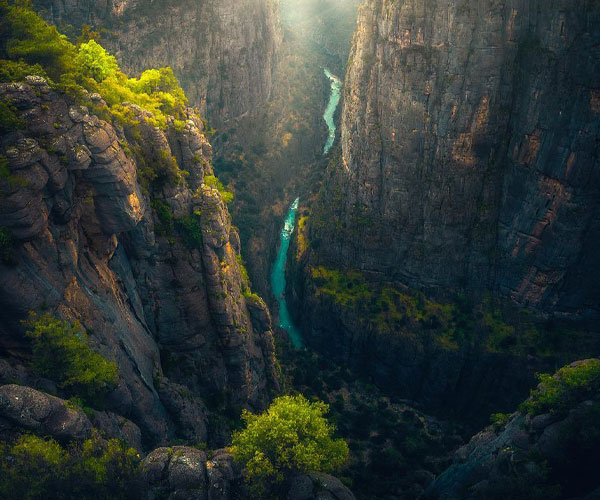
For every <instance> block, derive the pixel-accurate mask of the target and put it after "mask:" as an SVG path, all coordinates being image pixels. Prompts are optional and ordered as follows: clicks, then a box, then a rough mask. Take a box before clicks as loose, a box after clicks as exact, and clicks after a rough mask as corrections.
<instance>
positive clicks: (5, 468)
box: [0, 435, 68, 500]
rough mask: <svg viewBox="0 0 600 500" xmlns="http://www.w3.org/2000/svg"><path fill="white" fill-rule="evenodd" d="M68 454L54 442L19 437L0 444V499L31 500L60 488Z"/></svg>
mask: <svg viewBox="0 0 600 500" xmlns="http://www.w3.org/2000/svg"><path fill="white" fill-rule="evenodd" d="M67 458H68V455H67V453H66V452H65V450H63V449H62V448H61V446H60V445H59V444H58V443H57V442H56V441H54V440H53V439H48V440H46V439H42V438H39V437H37V436H32V435H24V436H21V437H20V438H19V439H18V440H17V441H16V443H14V445H12V446H9V445H7V444H4V443H0V498H20V499H22V500H33V499H38V498H44V497H45V496H46V494H47V492H50V491H56V490H58V489H59V488H60V486H61V481H62V478H63V469H64V466H65V464H66V462H67Z"/></svg>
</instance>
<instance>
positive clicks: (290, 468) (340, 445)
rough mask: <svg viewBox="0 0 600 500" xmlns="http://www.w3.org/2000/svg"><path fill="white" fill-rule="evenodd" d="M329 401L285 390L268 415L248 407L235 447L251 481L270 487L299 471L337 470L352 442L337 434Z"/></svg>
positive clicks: (259, 488) (260, 488)
mask: <svg viewBox="0 0 600 500" xmlns="http://www.w3.org/2000/svg"><path fill="white" fill-rule="evenodd" d="M328 410H329V407H328V406H327V405H326V404H325V403H323V402H319V401H317V402H310V401H308V400H307V399H306V398H305V397H303V396H301V395H299V396H282V397H279V398H277V399H275V400H274V401H273V403H272V404H271V406H270V407H269V409H268V410H267V411H266V412H265V413H263V414H262V415H254V414H252V413H250V412H248V411H244V413H243V414H242V419H243V420H244V422H245V424H246V428H245V429H243V430H242V431H239V432H236V433H235V434H234V436H233V443H232V447H231V452H232V454H233V456H234V458H235V459H236V460H237V461H238V462H240V463H241V464H242V465H243V467H244V474H245V477H246V479H247V480H248V482H249V483H250V485H251V486H252V487H253V488H255V489H256V490H257V491H259V492H263V493H264V492H265V491H266V489H267V485H278V484H281V483H282V482H283V481H284V480H285V479H288V478H289V477H290V475H292V474H294V473H297V472H320V471H323V472H331V471H334V470H336V469H338V468H339V467H340V466H341V465H342V464H343V463H344V462H345V461H346V459H347V458H348V445H347V444H346V443H345V441H343V440H342V439H334V438H333V433H334V431H335V427H334V426H333V425H331V424H330V423H328V422H327V420H326V418H325V414H326V413H327V412H328Z"/></svg>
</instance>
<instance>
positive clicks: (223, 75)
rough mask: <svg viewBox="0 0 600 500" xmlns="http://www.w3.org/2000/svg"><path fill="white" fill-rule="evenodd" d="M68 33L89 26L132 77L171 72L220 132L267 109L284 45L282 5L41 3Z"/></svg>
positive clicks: (130, 0)
mask: <svg viewBox="0 0 600 500" xmlns="http://www.w3.org/2000/svg"><path fill="white" fill-rule="evenodd" d="M35 3H36V5H38V6H39V7H40V8H42V9H44V10H45V12H46V17H47V18H48V19H49V20H51V21H52V22H54V23H56V24H58V25H61V26H64V25H74V26H76V27H81V26H83V25H84V24H89V25H91V26H92V27H93V29H95V30H98V31H100V32H101V35H102V41H103V45H104V46H106V48H108V49H109V50H110V51H111V53H113V54H114V55H115V56H116V57H117V59H118V60H119V63H120V64H121V66H122V67H123V69H124V70H126V72H128V73H130V74H138V73H141V71H143V70H144V69H146V68H156V67H161V66H170V67H172V68H173V70H174V72H175V74H176V75H177V77H178V79H179V81H180V82H181V85H182V87H183V88H184V89H185V91H186V95H187V96H188V99H189V100H190V103H192V104H193V105H194V106H198V107H199V108H200V111H201V113H202V114H203V116H206V117H208V118H209V119H210V120H211V122H213V123H214V124H216V125H217V126H220V125H221V124H222V123H223V122H224V121H227V120H229V119H232V118H236V117H238V116H240V115H243V114H245V113H248V112H249V111H253V110H255V109H256V108H260V107H261V106H263V105H265V103H266V101H267V99H268V98H269V96H270V94H271V89H272V85H273V78H274V71H275V69H276V51H277V47H278V45H279V43H280V40H281V33H280V27H279V17H278V16H279V3H278V2H276V1H275V0H243V1H240V0H227V1H219V2H207V1H200V2H198V1H194V0H184V1H175V0H161V1H151V0H104V1H101V2H97V1H95V0H91V1H90V0H75V1H64V0H37V1H36V2H35Z"/></svg>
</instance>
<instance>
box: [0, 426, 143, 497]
mask: <svg viewBox="0 0 600 500" xmlns="http://www.w3.org/2000/svg"><path fill="white" fill-rule="evenodd" d="M141 490H143V486H142V482H141V480H140V456H139V454H138V452H137V451H136V450H135V449H133V448H128V447H127V446H125V445H124V444H123V443H122V442H120V441H117V440H116V439H111V440H110V441H104V440H102V439H101V438H100V436H99V435H98V434H97V433H96V434H94V436H92V438H91V439H88V440H86V441H84V442H83V443H81V444H72V445H71V446H70V447H69V448H68V449H65V448H63V447H62V446H61V445H60V444H59V443H57V442H56V441H55V440H53V439H44V438H41V437H38V436H33V435H23V436H21V437H20V438H19V439H18V440H17V441H16V442H15V443H13V444H12V445H9V444H6V443H0V498H19V499H21V500H42V499H44V500H54V499H56V500H58V499H61V500H65V499H72V498H77V499H79V500H87V499H89V500H92V499H103V500H109V499H110V500H113V499H114V500H121V499H122V500H125V499H134V498H141V497H142V494H141Z"/></svg>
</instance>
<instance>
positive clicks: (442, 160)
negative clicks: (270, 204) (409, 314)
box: [318, 0, 600, 317]
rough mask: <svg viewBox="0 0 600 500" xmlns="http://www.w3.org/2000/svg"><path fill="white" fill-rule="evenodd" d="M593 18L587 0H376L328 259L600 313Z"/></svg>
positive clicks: (356, 82)
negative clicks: (541, 4) (541, 0)
mask: <svg viewBox="0 0 600 500" xmlns="http://www.w3.org/2000/svg"><path fill="white" fill-rule="evenodd" d="M599 21H600V4H598V2H592V1H588V2H582V4H581V5H578V6H574V5H573V3H572V2H569V1H567V0H563V1H556V2H552V3H551V4H548V5H546V4H544V7H543V8H541V7H539V6H538V3H537V2H534V1H529V0H510V1H509V0H502V1H491V0H485V1H483V2H477V3H472V2H465V1H462V0H450V1H448V2H440V1H434V2H431V1H425V0H407V1H404V2H397V1H392V0H369V1H367V2H366V3H365V4H364V5H363V6H362V7H361V9H360V14H359V23H358V29H357V31H356V33H355V36H354V41H353V47H352V51H351V56H350V61H349V64H348V71H347V75H346V81H345V90H344V110H343V118H342V124H341V134H342V139H341V143H342V158H341V161H340V162H339V165H338V166H337V167H336V168H335V171H334V172H333V173H332V179H331V180H330V181H329V182H328V185H327V189H326V191H325V192H324V195H323V196H322V198H321V199H322V200H323V203H324V204H325V206H326V207H328V210H329V212H330V213H331V212H332V211H333V212H334V213H337V214H339V216H340V218H341V222H340V224H338V226H337V227H336V228H335V229H334V228H333V226H332V225H329V228H328V229H326V230H325V232H324V233H323V235H322V236H323V237H322V238H321V240H322V241H328V242H330V244H328V245H322V246H321V247H320V248H319V250H318V251H319V253H320V254H321V256H323V257H326V258H327V259H328V260H329V261H330V262H331V263H333V264H340V263H346V262H352V263H355V265H356V267H358V268H362V269H365V270H370V271H375V272H380V273H383V275H385V276H386V277H387V278H392V279H397V280H399V281H402V282H404V283H406V284H409V285H413V286H419V287H425V288H450V289H460V288H466V289H468V290H494V291H497V292H499V293H501V294H502V295H505V296H508V297H510V298H511V299H512V300H514V301H515V302H517V303H519V304H522V305H527V306H530V307H533V308H536V309H539V310H541V311H545V312H550V311H551V312H556V313H561V314H568V315H578V316H582V317H585V316H588V317H590V316H591V317H595V316H597V314H598V307H599V304H600V288H599V287H598V284H597V283H598V271H599V270H600V206H599V205H598V199H599V197H600V167H599V160H598V152H599V150H598V148H599V146H598V144H599V142H598V138H599V137H600V104H599V103H600V97H599V96H600V94H599V91H598V89H597V86H598V81H600V57H599V56H600V52H599V47H600V45H599V42H600V22H599Z"/></svg>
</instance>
